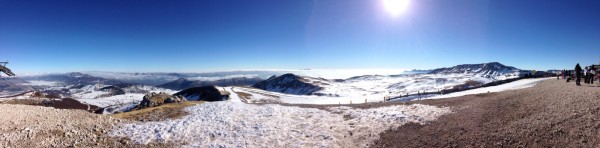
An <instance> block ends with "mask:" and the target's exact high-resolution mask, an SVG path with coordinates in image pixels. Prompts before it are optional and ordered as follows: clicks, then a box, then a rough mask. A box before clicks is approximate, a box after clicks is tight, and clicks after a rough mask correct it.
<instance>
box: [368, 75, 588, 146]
mask: <svg viewBox="0 0 600 148" xmlns="http://www.w3.org/2000/svg"><path fill="white" fill-rule="evenodd" d="M411 103H420V104H429V105H436V106H449V107H452V108H453V110H454V112H455V113H452V114H447V115H444V116H442V117H440V118H438V120H436V121H433V122H432V123H430V124H426V125H420V124H407V125H404V126H401V127H399V128H398V129H393V130H388V131H386V132H384V133H382V134H380V139H379V140H377V141H376V142H375V146H374V147H600V87H596V86H595V85H586V84H583V86H579V87H578V86H575V83H574V82H570V83H565V81H564V80H556V79H551V80H546V81H544V82H542V83H540V84H538V85H536V86H535V87H532V88H526V89H520V90H512V91H505V92H499V93H488V94H479V95H469V96H463V97H457V98H449V99H439V100H423V101H414V102H411Z"/></svg>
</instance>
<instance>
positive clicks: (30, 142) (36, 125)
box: [0, 104, 177, 147]
mask: <svg viewBox="0 0 600 148" xmlns="http://www.w3.org/2000/svg"><path fill="white" fill-rule="evenodd" d="M0 112H1V113H2V114H4V116H2V118H0V147H175V146H177V145H176V144H171V143H150V144H148V145H137V144H134V143H133V142H130V140H129V139H127V138H118V137H110V136H108V135H107V133H108V132H109V131H110V130H111V129H112V128H113V126H115V125H117V124H119V123H123V122H127V121H123V120H119V119H116V118H112V117H109V116H104V115H97V114H93V113H89V112H86V111H83V110H74V109H54V108H51V107H41V106H30V105H11V104H0Z"/></svg>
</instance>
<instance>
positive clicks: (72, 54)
mask: <svg viewBox="0 0 600 148" xmlns="http://www.w3.org/2000/svg"><path fill="white" fill-rule="evenodd" d="M384 1H386V0H313V1H311V0H143V1H142V0H0V61H9V62H10V63H9V65H8V66H9V67H10V68H12V69H13V71H15V72H16V73H34V72H71V71H125V72H197V71H210V70H236V69H432V68H439V67H449V66H454V65H457V64H471V63H472V64H474V63H485V62H500V63H503V64H505V65H509V66H514V67H517V68H521V69H533V70H547V69H565V68H573V67H574V65H575V64H576V63H581V64H584V65H589V64H593V63H598V62H599V61H600V9H598V8H600V1H596V0H495V1H486V0H400V1H401V2H400V3H388V2H384ZM392 1H393V0H392ZM402 1H405V2H402ZM393 4H396V5H393ZM398 5H401V6H398ZM399 8H402V10H399Z"/></svg>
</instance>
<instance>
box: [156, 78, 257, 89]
mask: <svg viewBox="0 0 600 148" xmlns="http://www.w3.org/2000/svg"><path fill="white" fill-rule="evenodd" d="M262 80H263V79H261V78H258V77H234V78H225V79H220V80H188V79H186V78H180V79H177V80H175V81H172V82H169V83H165V84H162V85H158V86H157V87H160V88H167V89H172V90H183V89H188V88H192V87H203V86H213V85H217V86H249V85H253V84H255V83H258V82H260V81H262Z"/></svg>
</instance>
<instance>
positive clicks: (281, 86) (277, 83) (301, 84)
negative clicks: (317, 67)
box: [252, 73, 328, 95]
mask: <svg viewBox="0 0 600 148" xmlns="http://www.w3.org/2000/svg"><path fill="white" fill-rule="evenodd" d="M321 85H328V82H327V80H325V79H318V78H311V77H302V76H297V75H294V74H291V73H288V74H284V75H281V76H273V77H270V78H269V79H267V80H264V81H261V82H258V83H256V84H254V85H252V87H254V88H258V89H262V90H267V91H274V92H281V93H286V94H295V95H312V94H314V93H315V92H317V91H319V90H322V89H323V87H322V86H321Z"/></svg>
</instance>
